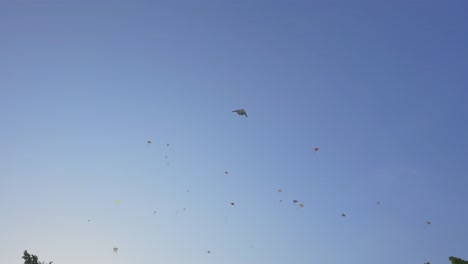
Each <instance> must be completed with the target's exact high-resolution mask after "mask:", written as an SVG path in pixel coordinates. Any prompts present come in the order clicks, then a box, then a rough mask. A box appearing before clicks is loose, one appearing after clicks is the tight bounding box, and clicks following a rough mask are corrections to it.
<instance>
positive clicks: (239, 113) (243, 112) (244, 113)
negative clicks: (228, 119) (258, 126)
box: [232, 108, 248, 117]
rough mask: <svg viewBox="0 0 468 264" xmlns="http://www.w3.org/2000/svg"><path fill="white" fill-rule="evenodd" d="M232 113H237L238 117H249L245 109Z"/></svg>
mask: <svg viewBox="0 0 468 264" xmlns="http://www.w3.org/2000/svg"><path fill="white" fill-rule="evenodd" d="M232 112H236V113H237V114H238V115H240V116H242V115H245V117H248V116H247V112H245V110H244V108H242V109H237V110H234V111H232Z"/></svg>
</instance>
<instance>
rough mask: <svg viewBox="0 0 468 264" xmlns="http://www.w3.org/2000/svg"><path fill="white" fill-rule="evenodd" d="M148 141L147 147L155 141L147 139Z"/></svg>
mask: <svg viewBox="0 0 468 264" xmlns="http://www.w3.org/2000/svg"><path fill="white" fill-rule="evenodd" d="M146 143H148V145H146V148H148V147H149V145H150V144H151V143H153V142H151V140H148V141H146Z"/></svg>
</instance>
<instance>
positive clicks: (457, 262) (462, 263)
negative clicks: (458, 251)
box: [449, 257, 468, 264]
mask: <svg viewBox="0 0 468 264" xmlns="http://www.w3.org/2000/svg"><path fill="white" fill-rule="evenodd" d="M449 260H450V261H451V262H452V264H468V261H466V260H463V259H461V258H456V257H449Z"/></svg>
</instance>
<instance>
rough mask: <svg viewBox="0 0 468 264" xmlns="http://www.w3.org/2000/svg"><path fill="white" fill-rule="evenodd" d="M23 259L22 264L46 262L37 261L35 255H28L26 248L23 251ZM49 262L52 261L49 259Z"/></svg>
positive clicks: (43, 263)
mask: <svg viewBox="0 0 468 264" xmlns="http://www.w3.org/2000/svg"><path fill="white" fill-rule="evenodd" d="M23 259H24V264H47V263H45V262H41V261H39V260H38V258H37V256H36V255H30V254H29V253H28V251H26V250H25V251H24V255H23ZM49 264H52V261H50V262H49Z"/></svg>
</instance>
